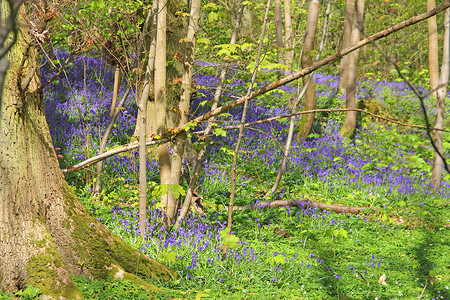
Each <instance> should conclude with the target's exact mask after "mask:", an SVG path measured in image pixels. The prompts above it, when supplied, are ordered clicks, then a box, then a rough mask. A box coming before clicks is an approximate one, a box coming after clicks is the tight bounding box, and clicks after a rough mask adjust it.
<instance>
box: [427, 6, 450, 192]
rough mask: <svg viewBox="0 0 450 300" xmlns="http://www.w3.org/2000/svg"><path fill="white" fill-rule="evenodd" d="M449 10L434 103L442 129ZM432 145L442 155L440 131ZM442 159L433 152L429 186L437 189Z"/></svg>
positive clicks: (449, 45)
mask: <svg viewBox="0 0 450 300" xmlns="http://www.w3.org/2000/svg"><path fill="white" fill-rule="evenodd" d="M449 23H450V9H447V10H446V11H445V21H444V47H443V48H444V49H443V54H442V68H441V77H440V82H439V88H438V90H437V102H436V119H435V122H434V127H435V128H439V129H442V128H443V127H444V114H445V99H446V98H447V85H448V79H449V68H450V53H449V51H450V29H449V26H450V24H449ZM433 141H434V144H435V145H436V148H437V149H438V151H439V152H440V153H441V155H443V154H444V148H443V146H442V131H440V130H435V131H434V136H433ZM442 164H443V161H442V158H441V157H440V156H439V154H438V153H437V152H434V159H433V170H432V172H431V184H432V185H433V186H435V187H436V188H438V187H439V186H440V185H441V178H442Z"/></svg>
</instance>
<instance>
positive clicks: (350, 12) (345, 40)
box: [338, 0, 355, 94]
mask: <svg viewBox="0 0 450 300" xmlns="http://www.w3.org/2000/svg"><path fill="white" fill-rule="evenodd" d="M354 14H355V0H345V9H344V28H343V31H342V46H341V48H342V49H345V48H347V47H350V46H351V45H352V42H351V36H352V27H353V25H352V22H354ZM349 57H350V55H347V56H344V57H343V58H342V59H341V64H340V65H339V79H338V90H339V92H341V93H342V94H345V89H346V84H347V71H348V60H349Z"/></svg>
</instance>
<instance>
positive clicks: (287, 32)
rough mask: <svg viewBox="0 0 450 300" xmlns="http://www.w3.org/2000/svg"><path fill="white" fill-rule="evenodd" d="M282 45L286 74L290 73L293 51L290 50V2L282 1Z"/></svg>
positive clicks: (289, 0) (288, 0)
mask: <svg viewBox="0 0 450 300" xmlns="http://www.w3.org/2000/svg"><path fill="white" fill-rule="evenodd" d="M284 44H285V45H286V52H285V53H286V54H285V63H286V65H287V66H288V72H292V62H293V61H294V50H293V49H292V17H291V0H284Z"/></svg>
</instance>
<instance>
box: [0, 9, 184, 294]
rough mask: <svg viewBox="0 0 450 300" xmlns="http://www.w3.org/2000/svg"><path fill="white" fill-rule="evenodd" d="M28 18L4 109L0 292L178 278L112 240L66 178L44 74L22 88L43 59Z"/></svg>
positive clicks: (67, 290) (0, 125) (60, 290)
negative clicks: (78, 280) (49, 117)
mask: <svg viewBox="0 0 450 300" xmlns="http://www.w3.org/2000/svg"><path fill="white" fill-rule="evenodd" d="M5 2H6V1H2V3H1V4H2V13H4V12H5V10H4V8H5ZM6 11H7V10H6ZM24 13H25V12H24V11H22V12H21V13H20V14H19V15H18V18H19V20H18V23H19V24H20V25H19V28H20V29H19V30H20V32H19V36H18V41H17V44H16V45H15V46H14V47H13V48H12V50H11V53H10V54H8V59H9V60H10V62H11V67H10V70H9V72H8V74H7V76H6V78H5V82H6V84H5V86H4V88H3V95H4V97H3V101H4V105H2V108H1V111H0V182H1V184H0V236H1V237H2V238H1V239H0V288H1V289H2V290H9V291H14V290H20V289H24V288H25V287H26V286H29V285H33V286H34V287H36V288H39V289H41V290H42V291H43V296H45V297H47V298H48V297H53V298H57V299H60V298H68V299H73V298H78V297H81V292H80V291H79V290H78V288H77V287H76V286H75V284H74V282H73V281H72V276H86V277H93V278H97V279H104V278H107V277H110V278H114V277H116V278H123V277H124V276H126V277H127V278H130V279H138V277H137V276H142V277H144V278H148V279H150V278H153V277H154V276H158V277H162V278H165V279H170V278H171V276H172V275H174V276H176V274H175V273H173V272H172V271H170V270H169V269H167V268H166V267H164V266H163V265H161V264H160V263H158V262H156V261H154V260H151V259H149V258H148V257H147V256H145V255H143V254H141V253H139V251H137V250H136V249H134V248H133V247H131V246H130V245H127V244H126V243H125V242H123V241H122V240H121V239H120V238H119V237H117V236H115V235H113V234H112V232H111V231H109V230H108V229H107V228H106V227H105V226H104V225H102V224H101V223H100V222H99V221H98V220H97V219H95V218H94V217H93V216H92V214H91V213H90V212H89V211H88V210H87V209H86V208H85V207H84V206H83V204H82V203H81V202H80V201H78V199H77V198H76V196H75V194H74V192H73V191H72V190H71V189H70V187H69V186H68V184H67V183H66V181H65V180H64V177H63V175H62V173H61V172H60V170H59V164H58V161H57V157H56V153H55V150H54V148H53V146H52V139H51V136H50V132H49V129H48V126H47V123H46V117H45V107H44V101H43V97H42V93H41V90H40V81H39V76H37V74H36V73H35V74H34V75H31V77H30V78H31V80H30V81H29V83H28V84H27V88H26V89H25V90H19V89H18V86H20V85H21V83H22V82H23V81H22V80H23V79H24V78H26V77H27V76H28V75H30V74H33V73H31V72H35V70H34V68H33V66H34V65H36V64H37V63H38V59H39V55H38V52H37V50H36V49H35V48H34V47H33V44H34V43H33V40H32V39H31V37H30V36H29V32H28V30H27V29H28V27H27V24H26V23H25V22H24V21H23V19H22V18H21V17H22V16H23V15H24ZM22 74H23V75H22Z"/></svg>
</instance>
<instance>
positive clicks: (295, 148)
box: [0, 53, 450, 299]
mask: <svg viewBox="0 0 450 300" xmlns="http://www.w3.org/2000/svg"><path fill="white" fill-rule="evenodd" d="M58 55H60V56H61V57H60V59H61V60H63V58H64V55H65V54H64V53H59V54H58ZM80 59H82V58H80ZM84 59H85V64H84V65H85V66H87V69H86V70H84V67H83V63H81V60H79V61H78V62H77V61H76V62H75V63H74V64H72V65H70V66H69V69H68V70H67V72H65V76H64V77H61V78H60V79H59V80H57V81H55V82H53V83H52V84H51V85H50V86H49V87H48V88H47V90H46V92H45V100H46V111H47V118H48V122H49V125H50V130H51V134H52V137H53V141H54V145H55V148H56V150H57V153H58V155H59V159H60V165H61V167H66V166H70V165H74V164H76V163H78V162H80V161H82V160H84V159H86V158H88V157H92V156H95V155H96V154H97V152H98V147H99V140H100V137H101V136H102V134H103V132H104V130H105V127H106V125H107V123H108V121H109V117H108V113H109V106H110V100H111V95H112V87H111V85H112V82H113V77H112V76H113V74H112V71H111V70H110V69H109V68H108V67H107V66H106V65H105V64H104V63H102V62H101V61H99V60H98V59H95V58H88V57H85V58H84ZM207 65H208V66H207ZM197 66H198V67H201V69H202V72H201V73H197V74H196V75H195V80H196V85H197V91H196V95H195V98H194V100H193V103H192V108H191V112H190V113H191V116H198V115H200V114H202V113H204V112H206V111H207V110H209V106H210V104H211V103H212V98H213V94H214V87H215V84H216V83H217V76H216V75H217V70H216V69H215V67H214V66H211V64H206V63H198V64H197ZM85 71H86V72H85ZM42 73H43V74H42V75H43V77H44V81H45V80H46V78H50V77H51V76H52V71H50V70H48V69H46V68H45V66H44V68H43V70H42ZM84 74H87V77H86V80H80V78H83V76H84ZM262 76H263V77H262V78H261V81H260V82H261V85H262V84H263V80H270V79H271V76H272V75H271V74H270V72H268V73H266V74H263V75H262ZM315 81H316V92H317V98H318V104H317V107H318V108H339V107H341V106H342V105H343V99H342V97H341V96H340V95H338V94H336V93H335V91H336V84H337V76H335V75H325V74H320V73H318V74H315ZM245 82H246V78H245V76H244V75H241V72H240V70H239V69H238V68H237V69H234V70H233V72H232V74H231V75H230V77H229V80H228V83H227V86H226V92H225V94H224V96H223V99H222V100H223V101H227V100H229V99H233V97H236V96H241V95H243V94H245V90H246V85H245ZM418 88H419V90H420V92H422V93H424V94H426V93H427V90H425V89H423V88H420V87H418ZM296 90H297V86H295V85H291V86H285V87H282V88H280V89H278V90H275V91H274V92H271V93H270V94H269V95H265V96H263V97H262V98H260V99H258V100H257V101H253V102H251V103H250V107H249V113H248V119H247V121H248V122H252V121H256V120H261V119H266V118H269V117H273V116H276V115H280V114H287V113H289V105H290V103H291V101H292V98H293V97H295V94H296ZM67 91H68V92H67ZM121 93H123V89H122V90H121ZM357 99H358V101H359V102H360V103H365V104H370V105H372V109H373V110H374V111H375V112H376V113H377V114H380V115H383V116H390V117H391V118H393V119H395V120H399V121H402V122H408V123H411V124H420V125H424V121H423V117H422V115H421V109H420V106H419V101H418V99H416V97H415V96H414V94H413V93H412V92H411V91H409V90H408V88H407V86H406V84H404V83H403V82H388V81H373V80H363V81H360V82H359V83H358V88H357ZM426 101H427V108H428V113H429V116H430V118H431V119H434V115H433V111H434V103H433V102H434V101H433V99H429V98H427V99H426ZM366 107H368V105H366ZM446 111H449V110H448V109H447V110H446ZM241 112H242V108H235V109H233V110H232V111H230V112H229V113H228V114H226V115H224V116H221V117H220V118H218V120H217V121H216V123H217V126H216V130H215V131H214V133H215V134H214V135H213V136H211V139H212V141H213V144H212V146H211V147H209V149H208V156H207V160H206V161H205V164H204V166H203V169H202V175H201V179H200V181H199V182H200V184H199V186H198V193H199V194H200V195H201V197H202V199H201V201H202V205H203V209H204V211H205V213H206V214H205V215H204V216H200V215H198V214H196V213H195V212H194V211H192V212H190V213H189V214H188V216H187V217H186V218H185V220H184V222H183V225H182V227H181V229H180V230H179V231H178V232H176V231H166V229H165V228H164V226H163V225H162V224H161V222H160V220H161V218H160V217H161V213H162V212H161V211H160V209H159V204H158V203H157V201H156V195H157V193H155V191H156V190H157V189H155V187H156V186H157V185H158V184H159V183H158V176H159V170H158V165H157V160H156V159H155V157H154V156H153V155H152V153H154V152H155V151H154V149H151V148H150V150H149V159H148V161H147V168H148V180H149V197H150V199H153V200H152V204H151V205H149V208H148V214H147V216H148V222H147V233H146V238H145V239H142V238H140V236H139V224H138V219H139V217H138V209H137V202H138V189H137V186H138V182H137V178H138V152H137V151H135V152H131V153H127V154H123V155H118V156H115V157H111V158H109V159H107V160H106V161H105V166H104V175H103V176H104V179H103V182H104V186H103V192H102V195H101V199H102V200H101V201H100V200H98V199H94V198H92V197H91V183H92V181H93V180H95V179H94V178H93V176H92V170H89V169H87V170H84V171H80V172H76V173H73V174H69V175H67V176H66V179H67V181H68V182H69V183H70V184H71V185H72V187H73V189H74V190H75V191H76V193H77V194H78V196H79V197H80V199H82V201H83V202H84V203H85V205H86V206H87V207H88V208H89V209H91V210H92V213H93V214H94V215H95V216H96V217H97V218H98V219H99V220H100V221H101V222H103V223H104V224H105V225H106V226H107V227H108V228H110V229H111V230H112V231H113V232H115V233H116V234H117V235H118V236H120V237H122V238H123V239H124V240H125V241H127V242H128V243H130V244H131V245H133V246H134V247H136V248H137V249H139V250H140V251H142V252H143V253H145V254H147V255H148V256H150V257H152V258H155V259H158V260H160V261H163V262H164V263H165V264H167V265H168V266H169V267H171V268H172V269H173V270H175V271H176V272H177V273H178V274H179V275H180V277H179V279H177V280H173V281H170V282H157V281H156V282H155V281H153V282H152V283H153V284H155V285H156V286H158V287H160V291H157V292H155V291H146V290H145V289H144V288H143V287H141V286H139V285H137V284H136V283H134V282H130V281H112V280H111V281H96V280H95V279H88V278H75V280H76V283H77V285H78V286H79V288H80V290H81V291H83V293H84V295H85V297H86V299H146V298H148V299H154V298H156V299H173V298H178V299H206V298H211V299H272V298H274V299H413V298H418V297H419V296H420V295H422V296H421V297H422V298H423V299H450V291H449V286H450V256H449V255H448V253H450V240H449V239H448V236H449V234H450V230H449V223H450V222H449V220H450V210H449V198H450V175H449V174H446V173H445V172H444V182H443V184H442V186H441V188H440V189H438V190H435V189H434V188H433V187H432V186H431V185H430V184H429V178H430V173H431V163H432V158H433V157H432V156H433V151H432V148H431V146H430V143H429V140H428V138H427V136H426V134H425V132H424V131H423V130H418V129H413V128H408V127H406V128H405V127H400V126H397V125H393V124H389V123H386V122H382V121H380V120H377V119H374V118H372V117H368V116H365V115H361V116H359V120H358V122H359V128H358V130H357V134H356V135H355V137H354V139H352V140H346V139H343V138H342V137H341V136H340V134H339V132H340V126H342V123H343V118H344V115H343V114H342V113H335V114H334V113H328V114H317V115H316V122H315V124H314V128H313V131H314V132H313V133H312V134H311V135H310V136H309V137H308V139H306V140H295V141H294V142H293V145H292V149H291V152H290V154H289V160H288V161H289V163H288V166H287V170H286V174H285V175H284V177H283V180H282V183H281V185H280V187H279V189H278V191H277V192H276V193H275V194H273V195H271V196H270V198H268V199H266V198H265V195H266V192H267V191H268V190H269V189H270V188H271V186H272V184H273V182H274V180H275V178H276V175H277V172H278V169H279V166H280V161H281V158H282V152H283V146H284V141H285V138H286V135H287V128H288V120H287V119H282V120H281V121H272V122H269V123H264V124H260V125H256V126H254V127H251V128H247V129H246V131H245V137H244V142H243V146H242V149H241V150H240V157H239V162H238V163H239V164H238V177H239V178H238V185H237V186H238V188H237V191H236V192H237V194H236V199H235V204H236V205H248V204H252V203H258V202H261V201H273V200H280V199H295V200H301V201H304V202H307V201H318V202H323V203H326V204H341V205H348V206H364V207H369V208H368V209H367V210H365V211H364V212H363V213H361V214H359V215H352V214H348V213H347V214H345V213H344V214H336V213H334V212H330V211H327V210H319V209H317V208H311V207H303V208H298V207H281V208H270V209H253V210H243V211H236V212H235V213H234V216H233V229H232V232H230V233H229V234H227V233H228V232H227V231H226V229H225V228H226V225H227V221H226V215H227V211H226V209H225V207H226V206H227V204H228V200H229V197H230V178H231V165H232V159H233V156H232V152H233V150H232V149H234V143H235V141H236V138H237V130H227V131H226V132H225V131H224V130H223V127H225V126H229V125H236V124H238V122H239V120H240V118H241V116H240V114H241ZM135 117H136V105H135V103H134V100H133V97H132V95H131V96H130V97H129V99H128V102H127V103H126V105H125V108H124V109H123V110H122V114H121V116H120V117H119V120H118V121H117V125H116V127H115V128H114V130H113V134H112V137H111V139H110V142H109V144H108V147H107V148H108V149H112V148H114V147H116V146H117V145H121V144H125V143H128V142H130V141H131V139H132V134H133V132H134V126H135ZM446 117H447V118H448V117H449V116H448V113H447V116H446ZM201 129H202V124H199V125H198V127H197V128H195V129H193V130H192V131H191V132H190V134H191V135H192V141H193V147H192V149H191V151H192V152H193V153H194V154H195V151H196V148H195V147H196V146H198V144H199V142H201V140H198V138H197V137H196V135H195V131H198V130H201ZM446 129H449V126H448V125H446ZM449 146H450V136H449V135H448V134H447V133H445V134H444V149H447V151H446V153H445V156H446V157H447V158H448V157H450V155H449V154H450V153H449V151H448V149H449V148H450V147H449ZM192 157H193V155H192V154H191V155H189V158H190V159H192ZM189 158H188V160H189ZM192 163H193V162H192V161H190V162H188V163H187V164H186V165H187V167H188V168H192ZM183 186H184V187H186V183H183ZM22 293H23V291H22ZM30 293H31V292H30ZM35 294H36V296H37V295H38V294H39V293H38V292H36V291H35ZM17 296H21V297H22V298H24V297H25V296H23V295H20V294H18V295H17ZM1 297H9V296H8V295H6V294H5V295H4V296H0V298H1ZM30 298H33V297H30Z"/></svg>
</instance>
